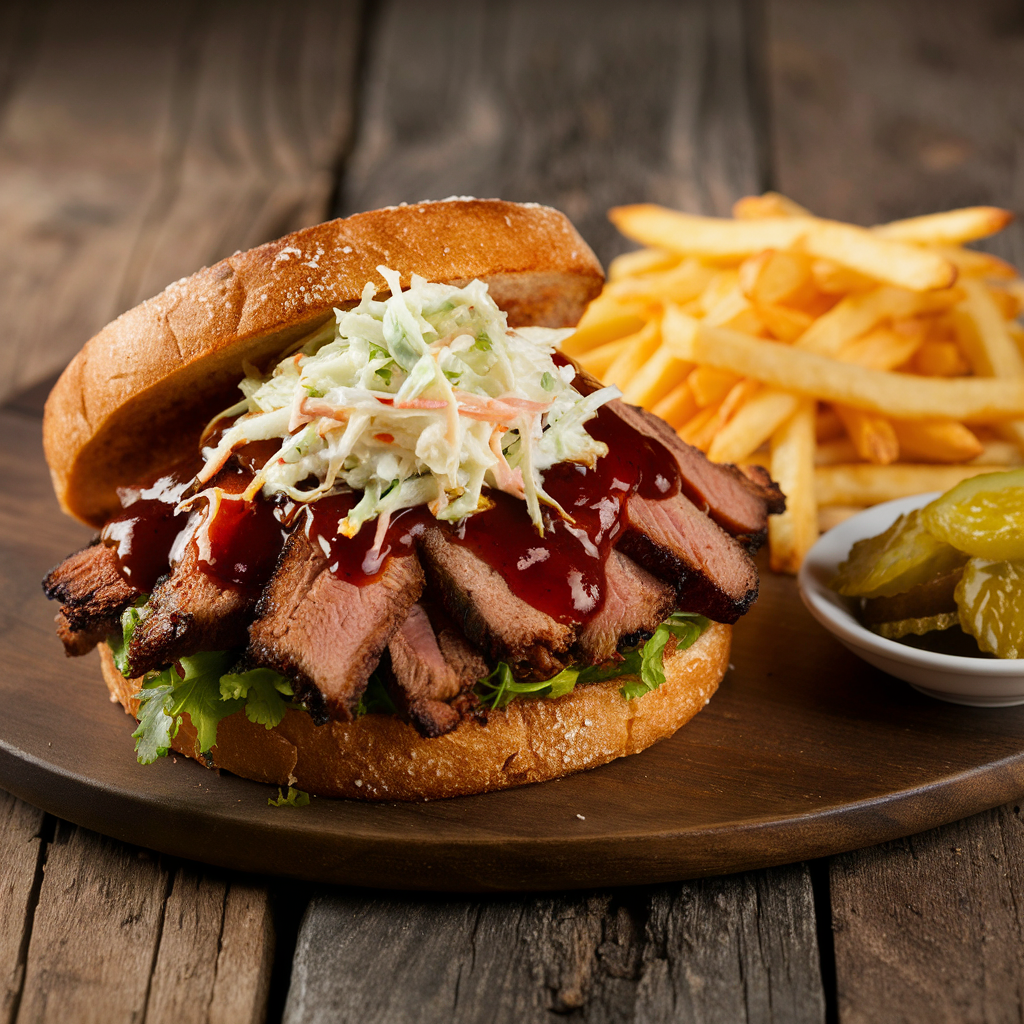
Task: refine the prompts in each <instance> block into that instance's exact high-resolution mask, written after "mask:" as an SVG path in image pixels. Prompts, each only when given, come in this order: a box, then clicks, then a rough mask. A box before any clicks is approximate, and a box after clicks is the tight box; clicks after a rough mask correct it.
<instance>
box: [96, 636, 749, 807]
mask: <svg viewBox="0 0 1024 1024" xmlns="http://www.w3.org/2000/svg"><path fill="white" fill-rule="evenodd" d="M731 637H732V629H731V627H730V626H724V625H721V624H720V623H712V624H711V626H710V628H709V629H708V630H707V631H706V632H705V633H704V634H703V635H702V636H701V637H700V639H698V640H697V641H696V643H694V644H693V645H692V646H691V647H689V648H687V649H686V650H685V651H677V650H676V648H675V641H674V640H670V641H669V643H668V645H667V646H666V647H665V682H664V683H663V684H662V685H661V686H660V687H659V688H658V689H657V690H654V691H653V692H651V693H647V694H645V695H644V696H643V697H640V698H637V699H634V700H624V699H623V698H622V695H621V694H620V693H619V687H620V686H622V684H623V682H625V678H623V679H612V680H609V681H608V682H604V683H591V684H588V685H586V686H579V687H577V688H576V689H575V690H574V691H573V692H572V693H570V694H567V695H566V696H564V697H558V698H555V699H544V698H542V699H539V700H531V699H519V700H515V701H513V702H512V703H511V704H509V705H508V706H507V707H506V708H504V709H503V710H501V711H494V712H491V713H490V716H489V721H488V723H487V725H486V726H483V725H479V724H478V723H476V722H472V721H467V722H463V723H462V724H461V725H460V726H459V727H458V728H457V729H456V730H455V731H454V732H450V733H447V734H446V735H444V736H439V737H438V738H436V739H424V738H423V737H422V736H420V735H419V733H417V732H416V730H415V729H414V728H413V727H412V726H411V725H408V724H406V723H405V722H403V721H401V720H400V719H398V718H396V717H395V716H394V715H365V716H363V717H362V718H359V719H357V720H356V721H355V722H348V723H346V722H328V723H327V724H326V725H321V726H317V725H314V724H313V720H312V719H311V718H310V717H309V715H307V714H306V713H305V712H302V711H288V712H286V713H285V717H284V719H283V720H282V722H281V724H280V725H278V726H277V727H276V728H274V729H269V730H268V729H265V728H264V727H263V726H261V725H254V724H253V723H252V722H250V721H249V720H248V719H247V718H246V717H245V714H244V712H241V711H240V712H237V713H236V714H234V715H231V716H230V717H228V718H225V719H223V720H222V721H221V722H220V724H219V725H218V727H217V745H216V746H215V747H214V748H213V750H212V751H210V754H209V756H208V757H203V756H202V755H200V754H199V752H198V751H197V750H196V748H195V743H196V733H195V730H194V729H193V728H192V724H191V722H190V721H189V720H188V718H187V717H186V718H185V719H184V721H183V722H182V725H181V728H180V730H179V731H178V735H177V737H176V738H175V740H174V749H175V750H177V751H178V752H179V753H182V754H185V755H187V756H188V757H194V758H196V760H199V761H203V762H204V763H206V764H208V765H209V766H210V767H216V768H225V769H227V770H228V771H231V772H234V773H235V774H237V775H241V776H243V777H244V778H249V779H255V780H256V781H258V782H269V783H272V784H274V785H278V786H289V785H292V786H298V787H299V789H304V790H306V791H307V792H310V793H316V794H318V795H320V796H331V797H354V798H356V799H364V800H434V799H437V798H439V797H448V796H465V795H467V794H472V793H486V792H490V791H491V790H496V789H509V788H510V787H512V786H522V785H525V784H527V783H529V782H544V781H546V780H548V779H556V778H561V777H562V776H563V775H570V774H572V773H573V772H578V771H582V770H583V769H585V768H595V767H597V766H598V765H601V764H606V763H607V762H609V761H614V760H615V759H616V758H618V757H625V756H626V755H627V754H636V753H639V752H640V751H641V750H645V749H646V748H647V747H649V746H650V745H651V744H652V743H657V741H658V740H660V739H664V738H665V737H667V736H671V735H672V734H673V733H674V732H675V731H676V730H677V729H678V728H679V727H680V726H682V725H685V724H686V723H687V722H688V721H689V720H690V719H691V718H693V716H694V715H695V714H697V712H698V711H700V709H701V708H702V707H704V705H705V704H707V702H708V701H709V700H710V699H711V695H712V694H713V693H714V692H715V690H716V689H717V688H718V683H719V681H720V680H721V678H722V676H723V675H724V674H725V670H726V668H727V667H728V665H729V646H730V640H731ZM99 651H100V658H101V661H102V664H103V676H104V678H105V679H106V682H107V687H108V688H109V690H110V694H111V700H112V701H117V702H118V703H120V704H121V705H122V707H124V709H125V711H126V712H127V713H128V714H130V715H135V714H136V713H137V711H138V701H137V700H136V699H135V696H134V695H135V694H136V693H138V691H139V687H140V684H141V680H139V679H131V680H129V679H125V678H124V676H122V675H121V673H120V672H118V670H117V668H116V666H115V665H114V659H113V657H112V656H111V654H110V649H109V648H108V647H107V645H106V644H101V645H100V647H99Z"/></svg>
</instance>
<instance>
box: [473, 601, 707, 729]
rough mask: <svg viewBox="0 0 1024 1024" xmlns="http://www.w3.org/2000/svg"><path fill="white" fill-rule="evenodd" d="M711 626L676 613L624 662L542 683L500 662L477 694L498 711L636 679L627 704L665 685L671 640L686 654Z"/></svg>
mask: <svg viewBox="0 0 1024 1024" xmlns="http://www.w3.org/2000/svg"><path fill="white" fill-rule="evenodd" d="M709 625H711V621H710V619H706V618H705V617H704V616H703V615H696V614H695V613H693V612H673V614H672V615H670V616H669V617H668V618H667V619H666V620H665V621H664V622H663V623H662V624H661V625H660V626H658V628H657V629H656V630H655V631H654V635H653V636H652V637H651V638H650V639H649V640H648V641H647V642H646V643H645V644H643V645H641V646H639V647H636V648H633V649H632V650H627V651H624V652H623V657H622V660H621V661H616V662H609V663H606V664H604V665H588V666H586V667H585V668H579V667H570V668H566V669H563V670H562V671H561V672H559V673H558V675H557V676H553V677H552V678H551V679H545V680H543V681H542V682H536V683H521V682H517V681H516V680H515V679H514V678H513V676H512V669H511V668H510V667H509V666H508V665H507V664H505V662H503V661H500V662H498V664H497V666H495V668H494V671H492V672H491V673H490V674H489V675H487V676H485V677H484V678H483V679H481V680H480V682H478V683H477V685H476V687H475V688H474V692H475V693H476V695H477V697H478V698H479V700H480V703H481V704H483V706H484V707H486V708H491V709H492V710H495V711H497V710H500V709H501V708H504V707H507V706H508V705H509V704H510V703H511V702H512V701H513V700H515V699H516V698H517V697H561V696H564V695H565V694H567V693H571V692H572V690H573V689H574V688H575V686H576V685H577V683H580V684H582V683H601V682H604V681H605V680H608V679H619V678H621V677H622V676H636V677H637V678H635V679H631V680H630V681H629V682H627V683H625V684H624V685H623V686H622V687H621V688H620V690H619V692H620V693H621V694H622V696H623V697H625V698H626V700H633V699H634V698H636V697H642V696H643V695H644V694H645V693H650V692H651V691H652V690H656V689H657V688H658V687H659V686H661V684H662V683H663V682H665V665H664V659H665V646H666V645H667V644H668V641H669V639H670V638H671V637H675V640H676V649H677V650H680V651H684V650H686V648H687V647H689V646H691V645H692V644H693V643H694V642H695V641H696V640H697V639H698V638H699V637H700V635H701V634H702V633H703V632H704V630H706V629H707V628H708V626H709Z"/></svg>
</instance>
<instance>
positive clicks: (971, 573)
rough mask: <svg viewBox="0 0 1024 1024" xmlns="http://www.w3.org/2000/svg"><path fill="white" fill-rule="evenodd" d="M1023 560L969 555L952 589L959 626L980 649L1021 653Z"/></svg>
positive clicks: (1023, 634)
mask: <svg viewBox="0 0 1024 1024" xmlns="http://www.w3.org/2000/svg"><path fill="white" fill-rule="evenodd" d="M1022 588H1024V561H993V560H992V559H988V558H972V559H971V560H970V561H969V562H968V563H967V565H966V566H965V568H964V574H963V576H962V577H961V578H960V582H959V583H958V584H957V588H956V603H957V607H958V608H959V609H960V626H961V628H962V629H963V630H964V632H966V633H970V634H971V636H973V637H974V639H975V640H977V641H978V646H979V647H980V648H981V649H982V650H983V651H988V652H989V653H990V654H994V655H996V657H999V658H1019V657H1021V656H1024V601H1021V594H1022V593H1024V589H1022Z"/></svg>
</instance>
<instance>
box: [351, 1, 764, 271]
mask: <svg viewBox="0 0 1024 1024" xmlns="http://www.w3.org/2000/svg"><path fill="white" fill-rule="evenodd" d="M750 31H751V25H750V16H749V13H748V9H747V5H746V4H744V3H743V2H742V0H694V2H691V3H686V4H678V3H674V2H671V0H650V2H646V3H643V4H637V5H632V6H630V7H626V6H624V5H622V4H620V3H617V2H615V0H599V2H594V0H564V2H559V3H554V4H553V3H550V2H545V0H516V2H512V0H502V2H494V3H487V4H478V3H474V2H473V0H451V2H441V0H427V2H422V0H389V2H385V3H383V4H381V5H380V8H379V14H378V17H377V19H376V20H375V31H374V34H373V38H372V40H371V47H370V51H369V56H368V63H367V72H366V81H365V86H364V100H363V104H362V108H361V112H360V119H359V120H360V126H361V130H360V134H359V137H358V139H357V142H356V145H355V148H354V151H353V155H352V159H351V161H350V163H349V165H348V167H347V168H346V175H345V179H344V188H343V191H342V202H341V209H340V211H339V212H342V213H349V212H355V211H357V210H362V209H370V208H373V207H376V206H381V205H384V204H388V203H398V202H414V201H416V200H419V199H441V198H444V197H445V196H449V195H453V194H457V195H464V194H468V195H478V196H486V197H493V196H499V197H501V198H503V199H512V200H517V201H533V202H541V203H547V204H549V205H551V206H555V207H557V208H558V209H560V210H562V211H563V212H565V213H566V214H568V216H569V218H570V219H571V220H572V221H573V222H574V223H575V224H576V226H577V228H579V230H580V231H581V233H582V234H583V236H584V237H585V238H586V239H587V241H588V242H590V244H591V245H592V246H593V247H594V249H595V251H596V252H597V254H598V256H599V258H601V259H602V260H608V259H610V258H611V257H612V256H614V255H616V254H617V253H619V252H621V251H624V250H625V249H628V248H632V246H631V244H630V243H628V242H626V241H625V240H624V239H622V238H621V237H619V236H618V234H617V232H616V231H615V229H614V228H613V227H612V226H611V225H610V224H609V223H608V221H607V219H606V211H607V209H608V208H609V207H610V206H613V205H615V204H617V203H624V202H637V201H644V200H650V201H655V202H663V203H667V204H669V205H672V206H679V207H682V208H684V209H688V210H693V211H701V212H718V213H725V212H726V211H727V210H728V209H729V206H730V204H731V203H732V201H733V200H734V199H735V198H736V197H737V196H739V195H742V194H744V193H746V192H750V191H757V190H758V189H759V188H760V187H761V186H762V184H763V181H764V179H765V164H764V147H763V145H762V126H763V120H762V119H761V117H760V116H759V113H760V112H759V109H758V103H759V97H760V96H761V95H762V90H761V82H760V78H759V64H758V60H757V57H756V48H754V47H752V46H751V45H750V39H749V33H750ZM424 54H429V55H430V59H429V63H428V64H425V63H424V57H423V55H424Z"/></svg>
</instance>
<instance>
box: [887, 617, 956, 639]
mask: <svg viewBox="0 0 1024 1024" xmlns="http://www.w3.org/2000/svg"><path fill="white" fill-rule="evenodd" d="M959 624H960V619H959V617H958V616H957V614H956V612H940V613H939V614H938V615H926V616H924V617H921V618H914V619H899V620H897V621H896V622H876V623H875V624H874V625H871V626H868V629H870V630H871V632H872V633H877V634H878V635H879V636H884V637H885V638H886V639H888V640H901V639H902V638H903V637H905V636H924V635H925V633H934V632H936V631H937V630H940V629H952V628H953V626H958V625H959Z"/></svg>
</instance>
